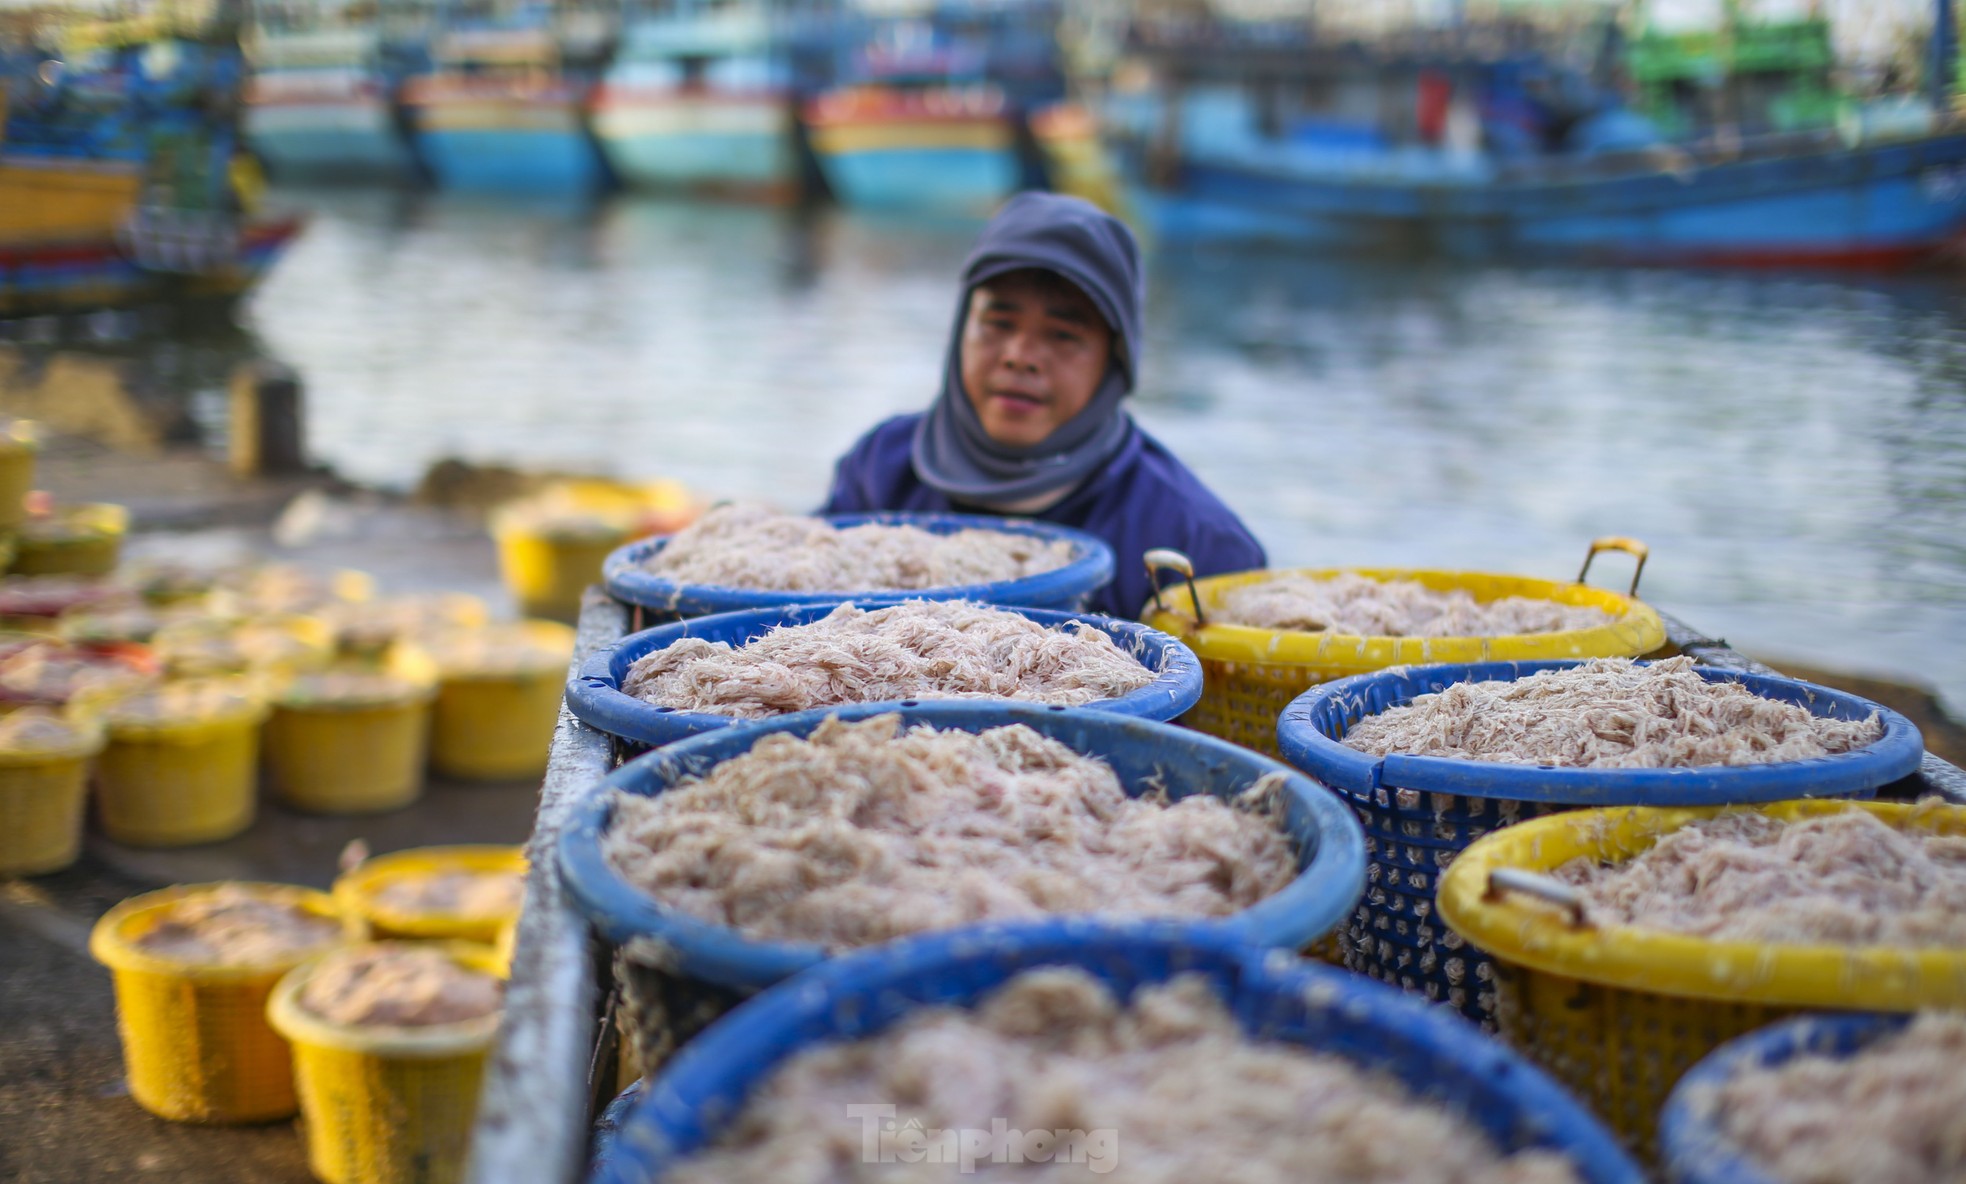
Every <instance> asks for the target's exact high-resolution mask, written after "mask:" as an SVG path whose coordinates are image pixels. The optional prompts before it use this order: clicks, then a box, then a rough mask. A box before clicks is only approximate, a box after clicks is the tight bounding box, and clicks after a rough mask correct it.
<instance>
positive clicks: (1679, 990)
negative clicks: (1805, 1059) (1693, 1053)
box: [1438, 799, 1966, 1010]
mask: <svg viewBox="0 0 1966 1184" xmlns="http://www.w3.org/2000/svg"><path fill="white" fill-rule="evenodd" d="M1851 809H1860V810H1865V811H1868V812H1870V813H1871V814H1874V815H1876V816H1878V817H1879V818H1880V819H1881V820H1882V821H1884V822H1886V823H1888V824H1890V825H1892V826H1894V827H1902V826H1903V825H1904V824H1905V823H1907V822H1911V821H1923V820H1925V819H1934V820H1936V822H1937V825H1938V827H1939V829H1942V830H1945V831H1948V832H1952V833H1959V834H1966V807H1961V806H1950V805H1943V804H1939V803H1934V802H1919V803H1913V802H1855V801H1847V800H1842V799H1812V800H1798V801H1787V802H1772V803H1766V804H1762V805H1755V806H1701V807H1684V808H1670V809H1668V808H1661V807H1643V806H1626V807H1611V808H1600V809H1594V810H1580V811H1572V812H1567V813H1562V814H1554V815H1550V816H1548V817H1545V818H1537V819H1532V820H1530V821H1528V822H1521V823H1517V824H1515V825H1514V826H1510V827H1508V828H1506V829H1503V830H1499V831H1496V832H1494V833H1492V834H1489V835H1486V836H1483V837H1482V838H1480V839H1478V840H1476V841H1475V842H1474V843H1473V844H1472V845H1470V846H1469V847H1468V849H1467V850H1466V851H1464V852H1462V853H1461V855H1460V856H1459V857H1458V858H1456V859H1455V860H1454V862H1453V864H1452V865H1450V866H1449V867H1448V869H1447V872H1446V874H1445V875H1444V876H1443V877H1442V878H1441V881H1440V887H1439V893H1438V897H1439V908H1440V915H1441V919H1442V920H1443V921H1445V922H1446V923H1447V924H1448V926H1449V927H1450V928H1452V929H1453V930H1454V931H1455V932H1456V933H1458V934H1460V935H1461V936H1462V937H1464V938H1466V939H1467V940H1468V941H1470V942H1472V943H1473V944H1474V945H1475V946H1477V947H1479V948H1480V949H1482V950H1483V951H1485V952H1487V953H1489V954H1491V955H1493V956H1494V957H1496V958H1498V959H1500V960H1502V961H1504V962H1509V963H1514V964H1517V965H1521V966H1525V967H1528V968H1529V969H1531V970H1538V971H1543V972H1545V973H1549V974H1557V975H1562V976H1564V977H1566V978H1573V979H1579V980H1582V981H1584V982H1590V983H1596V984H1599V985H1602V986H1610V987H1621V988H1624V989H1626V990H1634V991H1645V992H1650V993H1653V994H1659V995H1675V996H1681V997H1686V998H1694V999H1711V1000H1726V1001H1731V1002H1742V1003H1757V1004H1768V1005H1776V1006H1788V1007H1836V1008H1850V1007H1870V1008H1876V1009H1881V1010H1910V1009H1915V1008H1919V1007H1933V1006H1957V1005H1959V1004H1961V1003H1966V949H1952V948H1944V947H1936V948H1915V947H1895V946H1890V947H1876V946H1859V947H1850V946H1835V945H1800V944H1758V943H1754V942H1744V941H1714V940H1711V939H1708V938H1701V937H1694V936H1689V935H1686V934H1680V933H1671V932H1667V931H1663V930H1648V929H1643V928H1637V927H1632V926H1616V927H1611V928H1608V929H1604V930H1580V929H1577V928H1574V927H1573V926H1571V925H1570V924H1569V922H1568V920H1567V919H1566V918H1565V917H1564V916H1563V915H1562V914H1561V913H1559V912H1558V911H1557V910H1555V909H1553V908H1551V907H1549V906H1547V905H1541V904H1535V903H1529V902H1525V901H1523V900H1522V899H1521V898H1520V897H1510V898H1507V899H1504V900H1500V901H1491V900H1487V899H1485V896H1486V889H1487V884H1488V876H1489V873H1490V872H1491V871H1494V870H1495V869H1498V868H1518V869H1525V870H1529V871H1540V872H1547V871H1549V870H1551V869H1553V868H1554V867H1556V866H1558V865H1559V864H1561V863H1564V862H1567V861H1568V860H1569V859H1571V858H1574V857H1575V856H1576V855H1578V854H1584V853H1589V852H1590V851H1592V850H1596V851H1602V850H1604V848H1605V847H1606V846H1608V845H1609V844H1608V842H1607V839H1608V838H1609V836H1610V835H1611V834H1612V833H1613V832H1614V831H1615V830H1616V829H1617V828H1619V827H1629V828H1630V834H1631V837H1632V838H1635V839H1638V840H1641V841H1644V840H1651V841H1656V840H1657V839H1658V838H1659V837H1661V836H1662V835H1664V834H1667V833H1669V832H1671V831H1673V830H1677V829H1679V828H1680V827H1682V826H1684V825H1686V824H1687V823H1690V822H1693V821H1695V820H1697V819H1701V818H1711V817H1713V816H1715V815H1717V814H1721V813H1724V812H1727V811H1729V810H1752V811H1754V812H1757V813H1761V814H1766V815H1769V816H1770V817H1774V818H1781V819H1788V820H1794V819H1799V818H1810V817H1821V816H1824V815H1830V814H1838V813H1842V812H1844V811H1846V810H1851ZM1558 835H1562V836H1564V837H1565V838H1570V839H1581V842H1575V843H1557V842H1552V841H1550V840H1551V839H1553V838H1554V837H1555V836H1558ZM1645 846H1647V847H1649V846H1650V842H1646V843H1645ZM1579 847H1582V848H1584V850H1583V851H1579V850H1578V848H1579Z"/></svg>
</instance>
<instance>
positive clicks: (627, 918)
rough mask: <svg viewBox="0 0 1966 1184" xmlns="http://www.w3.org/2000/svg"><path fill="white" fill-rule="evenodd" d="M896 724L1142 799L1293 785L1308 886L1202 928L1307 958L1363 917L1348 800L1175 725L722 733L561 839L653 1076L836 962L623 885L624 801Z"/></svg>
mask: <svg viewBox="0 0 1966 1184" xmlns="http://www.w3.org/2000/svg"><path fill="white" fill-rule="evenodd" d="M889 712H894V713H896V714H899V715H900V716H901V717H902V718H903V720H905V721H906V722H907V723H908V724H910V725H913V724H917V723H924V724H931V725H934V726H937V727H942V728H958V729H962V730H964V731H971V732H975V731H981V730H983V729H985V728H992V727H1001V726H1003V725H1006V724H1013V723H1021V724H1027V725H1029V726H1030V727H1032V728H1034V729H1035V730H1037V731H1038V732H1040V733H1041V734H1043V735H1046V736H1049V737H1051V738H1053V739H1055V740H1058V741H1060V742H1061V743H1063V744H1065V745H1066V746H1067V747H1069V748H1071V749H1073V750H1074V751H1077V752H1082V753H1089V754H1092V755H1096V756H1099V757H1102V758H1103V759H1105V760H1106V761H1107V763H1108V764H1110V765H1111V766H1112V767H1113V770H1114V772H1115V773H1117V774H1118V776H1119V779H1120V781H1121V783H1122V784H1123V785H1125V786H1126V787H1127V788H1128V789H1129V790H1130V791H1134V792H1138V791H1141V790H1144V789H1145V788H1146V787H1147V786H1148V785H1149V784H1152V785H1154V786H1157V787H1159V786H1165V788H1166V790H1167V792H1168V793H1169V794H1171V795H1172V796H1174V797H1184V796H1186V795H1188V794H1191V793H1217V794H1227V793H1231V792H1235V791H1239V790H1241V789H1243V788H1245V787H1247V786H1249V785H1250V784H1252V783H1253V782H1255V781H1256V780H1258V779H1259V778H1261V777H1263V776H1265V775H1268V774H1271V773H1281V774H1283V775H1284V776H1285V781H1284V787H1285V797H1284V805H1285V813H1284V825H1285V827H1286V828H1287V829H1288V831H1289V833H1290V835H1291V836H1292V838H1293V839H1295V840H1296V843H1297V854H1298V860H1299V865H1300V867H1301V869H1302V870H1301V872H1300V873H1299V875H1298V877H1297V878H1296V879H1295V880H1293V881H1292V882H1291V883H1290V884H1288V885H1286V886H1285V888H1284V889H1283V890H1282V891H1281V892H1279V893H1277V894H1275V895H1273V896H1271V897H1270V898H1269V899H1267V900H1264V901H1262V902H1260V903H1258V904H1257V905H1256V906H1255V907H1254V908H1251V909H1248V910H1245V911H1244V912H1241V913H1238V914H1236V915H1234V916H1231V917H1225V918H1220V919H1215V920H1210V921H1207V922H1198V923H1197V924H1199V925H1200V926H1201V927H1202V928H1204V929H1209V930H1219V931H1221V932H1223V933H1226V934H1229V935H1231V936H1233V937H1235V938H1236V939H1238V940H1241V941H1245V942H1248V943H1250V944H1253V945H1262V946H1282V947H1289V948H1294V947H1298V946H1301V945H1304V944H1306V943H1308V942H1310V941H1312V940H1314V939H1316V938H1319V937H1322V936H1323V935H1325V934H1327V933H1329V932H1330V931H1331V929H1332V928H1333V927H1334V926H1336V925H1337V924H1338V922H1339V921H1340V920H1341V919H1343V918H1344V917H1346V916H1348V915H1350V913H1351V911H1352V908H1353V906H1354V905H1356V904H1357V903H1358V899H1359V893H1360V892H1361V891H1362V889H1363V886H1364V882H1365V846H1364V836H1363V835H1362V834H1361V833H1360V831H1359V828H1358V822H1357V821H1356V820H1355V819H1353V817H1352V816H1351V812H1350V811H1349V810H1347V809H1346V808H1345V806H1344V804H1343V803H1342V802H1341V801H1340V800H1339V799H1338V798H1337V797H1335V796H1333V795H1332V794H1330V793H1327V792H1325V790H1324V789H1323V788H1322V787H1320V786H1318V785H1317V784H1315V783H1314V782H1312V781H1310V780H1309V779H1308V778H1305V777H1303V776H1302V775H1301V774H1297V773H1294V772H1292V771H1291V770H1290V769H1289V768H1288V767H1287V766H1284V765H1282V764H1280V763H1278V762H1276V761H1272V760H1270V759H1269V758H1267V757H1263V756H1259V755H1257V754H1256V753H1253V752H1250V751H1249V750H1248V749H1244V748H1238V747H1236V746H1234V745H1231V744H1228V743H1225V742H1223V741H1220V740H1216V739H1213V738H1211V737H1208V736H1204V735H1201V734H1199V733H1196V732H1191V731H1188V730H1186V729H1184V728H1177V727H1174V726H1173V725H1171V724H1163V723H1155V722H1151V721H1148V720H1139V719H1131V718H1128V717H1126V716H1120V715H1112V714H1108V713H1104V712H1097V711H1084V710H1068V709H1066V708H1062V707H1059V708H1051V707H1038V706H1034V705H1031V704H1023V703H1009V702H981V703H979V702H973V701H963V700H955V701H944V702H940V703H936V702H928V703H923V704H921V705H920V706H917V707H897V706H896V705H894V704H862V705H858V706H854V707H844V708H837V709H831V710H827V711H807V712H800V713H799V714H796V715H787V716H781V717H779V718H778V719H774V720H760V721H756V722H751V723H744V724H739V725H737V726H734V727H729V728H721V729H719V730H717V731H715V732H708V733H704V734H702V735H698V736H692V737H690V738H689V739H686V740H680V741H677V742H676V743H674V744H671V745H669V746H667V747H665V748H659V749H657V750H655V751H654V752H651V753H649V754H648V755H647V756H644V757H641V758H640V759H638V760H635V761H633V762H631V763H629V764H627V765H625V766H623V767H622V768H621V769H619V770H617V771H616V772H615V773H614V775H613V776H611V777H609V778H608V779H607V780H606V781H604V782H602V783H601V784H599V785H597V786H596V787H595V788H594V789H593V790H591V791H590V792H589V794H588V796H587V797H586V799H585V800H584V801H582V802H580V803H578V804H577V805H576V806H575V808H574V810H573V811H572V814H571V816H570V817H569V819H568V824H567V828H566V829H565V830H564V831H563V832H562V833H561V836H560V842H559V859H560V871H561V877H562V879H563V880H564V881H565V883H566V885H567V888H568V891H569V892H570V893H571V895H572V896H573V898H574V900H575V901H576V902H577V903H578V905H579V907H580V908H581V909H582V910H583V911H584V912H585V913H586V914H587V916H588V918H589V919H590V920H591V921H592V922H593V924H594V927H595V928H596V930H598V931H599V932H600V933H601V934H602V936H603V937H605V938H607V939H608V940H609V941H612V942H614V943H616V944H617V945H622V946H624V947H626V948H625V949H624V950H623V952H622V955H621V956H620V957H619V958H618V959H617V971H618V973H619V974H620V976H621V978H622V981H623V985H624V1003H625V1005H626V1006H625V1007H624V1012H623V1014H624V1017H625V1019H624V1028H625V1032H624V1034H625V1035H626V1036H627V1037H628V1044H629V1048H630V1051H631V1054H632V1055H633V1057H634V1064H635V1067H636V1068H637V1070H638V1071H639V1072H641V1073H643V1074H647V1073H650V1072H652V1071H653V1070H655V1069H656V1068H658V1067H659V1066H660V1065H661V1064H662V1063H663V1061H664V1060H665V1059H666V1058H667V1056H668V1054H669V1053H670V1051H672V1050H673V1049H674V1048H676V1047H679V1046H681V1045H682V1044H683V1043H684V1042H685V1041H687V1040H688V1039H690V1038H691V1037H692V1036H693V1035H694V1034H695V1033H696V1032H697V1031H700V1030H701V1029H702V1027H703V1026H704V1025H705V1024H707V1023H708V1022H709V1021H710V1020H712V1019H714V1018H716V1016H718V1015H720V1014H722V1013H723V1012H725V1011H727V1010H729V1009H730V1008H731V1007H732V1006H733V1005H735V1004H736V1003H737V1002H739V1001H740V1000H742V999H743V998H744V997H746V996H748V995H751V994H753V993H755V992H757V991H758V990H761V989H762V988H764V987H767V986H770V985H771V984H773V983H775V982H778V981H779V980H781V979H784V978H786V977H787V976H789V975H792V974H796V973H798V972H799V971H801V970H805V969H808V968H810V967H812V966H815V965H818V964H819V963H820V962H823V961H825V960H826V958H827V957H828V955H827V952H826V950H825V949H824V948H822V947H820V946H818V945H813V944H800V943H791V942H764V941H754V940H752V939H749V938H746V937H743V936H742V935H740V934H738V933H737V932H736V931H735V930H732V929H727V928H724V927H722V926H718V925H711V924H707V923H705V922H703V921H699V920H696V919H695V918H692V917H687V916H684V915H682V914H679V913H674V912H671V911H670V910H668V909H665V908H663V907H662V906H661V905H660V904H658V903H657V902H656V901H655V899H654V898H653V897H651V896H649V895H648V894H646V893H644V892H642V891H641V890H639V889H637V888H635V887H634V886H632V885H630V884H629V883H628V882H627V881H626V880H623V879H622V878H621V877H620V876H619V875H617V874H616V873H615V871H614V869H613V868H612V867H610V866H609V865H608V863H607V861H606V859H604V858H603V857H602V854H601V836H602V834H603V833H604V832H605V831H606V830H607V827H608V824H609V822H610V820H611V819H612V817H613V813H614V803H615V791H616V790H620V791H622V792H626V793H640V794H655V793H660V792H662V790H664V789H666V788H668V787H669V786H670V785H672V784H674V783H675V782H677V781H679V780H682V779H684V778H687V777H693V776H699V775H701V774H703V773H705V772H707V771H708V770H709V769H711V768H712V767H714V766H715V765H716V764H717V763H718V762H720V761H723V760H725V759H728V758H730V757H732V756H736V755H738V754H740V753H744V752H747V751H749V750H750V748H751V746H752V745H753V744H755V743H756V742H757V741H758V740H759V739H760V738H761V737H764V736H768V735H774V734H777V733H781V732H782V733H787V734H790V735H795V736H804V735H807V734H809V733H811V731H812V730H813V729H814V728H816V727H818V726H819V725H820V723H822V722H823V721H825V720H826V719H828V718H830V717H832V716H835V715H837V716H839V717H840V718H844V719H866V718H868V717H870V716H875V715H882V714H886V713H889ZM628 943H633V945H632V946H630V945H629V944H628ZM637 951H641V953H639V954H638V953H637Z"/></svg>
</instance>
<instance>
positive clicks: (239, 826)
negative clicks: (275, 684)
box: [88, 679, 267, 847]
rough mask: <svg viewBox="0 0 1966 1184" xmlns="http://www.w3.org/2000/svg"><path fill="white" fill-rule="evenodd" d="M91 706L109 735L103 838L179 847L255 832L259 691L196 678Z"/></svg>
mask: <svg viewBox="0 0 1966 1184" xmlns="http://www.w3.org/2000/svg"><path fill="white" fill-rule="evenodd" d="M88 706H89V708H90V709H92V710H95V711H97V712H98V713H99V714H100V715H101V717H102V721H103V726H104V728H105V730H106V731H107V733H108V743H107V744H106V745H105V746H104V748H103V750H102V755H101V756H100V757H98V758H97V761H96V814H97V817H98V819H99V820H100V821H101V823H102V829H103V833H104V834H106V835H108V836H109V837H110V838H112V839H114V840H116V841H117V842H119V843H126V844H128V845H130V846H133V847H181V846H187V845H190V844H194V843H215V842H218V841H219V840H221V839H229V838H231V837H232V836H233V835H236V834H240V833H242V832H243V831H245V830H246V828H247V827H250V826H251V825H252V824H253V816H254V814H255V812H256V807H257V805H258V791H259V730H260V725H261V724H262V723H263V722H265V720H266V715H267V707H266V702H265V700H264V699H263V698H262V697H261V695H260V693H259V689H258V688H257V687H256V686H255V685H254V684H252V683H250V682H248V681H246V680H243V679H193V680H188V681H185V682H177V683H167V684H165V685H163V686H159V687H151V688H148V689H146V690H143V691H139V692H136V693H134V694H125V695H117V696H114V697H110V698H108V699H107V700H106V701H104V702H102V703H100V704H95V703H91V704H89V705H88Z"/></svg>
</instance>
